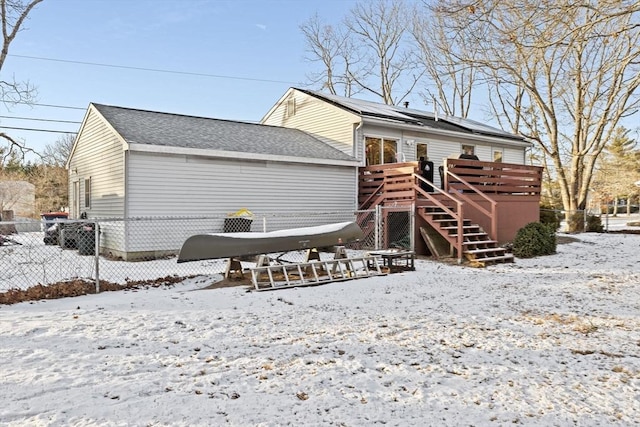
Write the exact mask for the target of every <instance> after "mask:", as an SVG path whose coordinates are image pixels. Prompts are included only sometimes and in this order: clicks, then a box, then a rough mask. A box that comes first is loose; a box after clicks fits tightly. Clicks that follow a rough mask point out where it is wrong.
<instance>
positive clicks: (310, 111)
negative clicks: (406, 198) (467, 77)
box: [261, 88, 531, 185]
mask: <svg viewBox="0 0 640 427" xmlns="http://www.w3.org/2000/svg"><path fill="white" fill-rule="evenodd" d="M261 123H263V124H267V125H273V126H283V127H288V128H295V129H300V130H303V131H305V132H308V133H309V134H311V135H313V136H315V137H316V138H318V139H320V140H322V141H324V142H326V143H327V144H329V145H331V146H333V147H335V148H337V149H339V150H341V151H342V152H344V153H346V154H349V155H351V156H353V157H355V158H357V159H358V161H359V162H360V165H361V166H369V165H374V164H384V163H394V162H398V161H400V162H403V161H406V162H413V161H417V160H418V159H419V158H420V157H421V156H424V157H428V158H429V159H430V160H431V161H433V162H434V164H435V165H436V166H438V165H441V164H442V162H443V159H445V158H447V157H452V156H454V157H457V156H458V155H459V154H461V153H463V152H464V151H465V150H470V151H472V152H473V153H474V154H475V155H476V156H477V157H478V158H479V160H481V161H487V162H497V161H502V162H505V163H515V164H524V163H525V161H526V151H527V150H528V149H529V148H530V147H531V143H530V142H528V141H526V140H525V139H524V138H523V137H521V136H519V135H513V134H510V133H508V132H504V131H502V130H500V129H497V128H494V127H491V126H487V125H485V124H482V123H478V122H476V121H473V120H469V119H462V118H458V117H450V116H442V115H440V116H438V115H437V114H434V113H430V112H426V111H421V110H417V109H412V108H408V106H394V105H386V104H381V103H377V102H370V101H363V100H359V99H354V98H345V97H341V96H336V95H331V94H327V93H323V92H317V91H311V90H305V89H297V88H290V89H289V90H288V91H287V92H286V93H285V94H284V95H283V96H282V97H281V98H280V99H279V100H278V101H277V102H276V103H275V105H274V106H273V107H272V108H271V109H270V110H269V112H267V114H266V115H265V116H264V117H263V118H262V120H261ZM434 178H435V182H436V183H437V184H438V185H439V184H440V178H439V177H438V176H437V175H436V176H435V177H434Z"/></svg>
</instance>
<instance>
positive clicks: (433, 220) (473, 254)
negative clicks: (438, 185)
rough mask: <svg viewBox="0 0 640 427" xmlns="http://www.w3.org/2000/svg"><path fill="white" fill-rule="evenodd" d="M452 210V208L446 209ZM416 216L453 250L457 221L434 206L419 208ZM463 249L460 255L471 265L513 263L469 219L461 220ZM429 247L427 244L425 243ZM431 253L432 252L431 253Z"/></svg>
mask: <svg viewBox="0 0 640 427" xmlns="http://www.w3.org/2000/svg"><path fill="white" fill-rule="evenodd" d="M448 209H450V210H453V209H454V208H453V207H448ZM417 214H418V215H419V216H420V217H421V218H422V219H424V220H425V221H426V222H427V223H428V224H429V225H430V226H431V227H432V228H433V229H434V230H435V231H436V232H438V234H440V235H441V236H442V237H444V239H446V240H447V241H448V242H449V244H450V246H451V248H455V247H456V244H457V238H458V220H457V219H456V218H454V217H452V216H451V215H450V214H449V213H447V212H445V211H444V210H443V209H442V208H441V207H439V206H436V205H432V206H430V205H426V206H420V207H419V208H418V209H417ZM462 221H463V223H462V230H463V243H462V246H463V249H462V255H463V257H464V258H466V259H467V260H468V261H469V263H470V264H471V265H474V266H478V267H484V266H486V265H492V264H500V263H508V262H513V255H511V254H508V253H507V249H505V248H503V247H501V246H499V245H498V242H497V241H495V240H492V239H491V237H489V235H488V234H487V233H486V232H485V231H484V230H483V229H482V227H480V226H479V225H478V224H474V223H472V222H471V221H470V220H469V219H463V220H462ZM427 245H429V242H427ZM432 252H433V251H432Z"/></svg>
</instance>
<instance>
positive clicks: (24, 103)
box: [13, 101, 87, 110]
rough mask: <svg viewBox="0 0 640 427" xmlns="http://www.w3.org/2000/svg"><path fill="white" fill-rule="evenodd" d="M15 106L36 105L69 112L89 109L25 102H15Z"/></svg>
mask: <svg viewBox="0 0 640 427" xmlns="http://www.w3.org/2000/svg"><path fill="white" fill-rule="evenodd" d="M13 104H22V105H35V106H36V107H50V108H66V109H69V110H86V109H87V107H71V106H68V105H53V104H38V103H35V102H24V101H16V102H13Z"/></svg>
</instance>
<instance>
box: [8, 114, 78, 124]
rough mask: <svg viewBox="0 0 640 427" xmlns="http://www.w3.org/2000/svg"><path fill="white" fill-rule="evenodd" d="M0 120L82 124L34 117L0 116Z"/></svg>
mask: <svg viewBox="0 0 640 427" xmlns="http://www.w3.org/2000/svg"><path fill="white" fill-rule="evenodd" d="M0 119H15V120H32V121H35V122H53V123H72V124H76V125H79V124H80V123H82V122H77V121H73V120H53V119H36V118H34V117H17V116H0Z"/></svg>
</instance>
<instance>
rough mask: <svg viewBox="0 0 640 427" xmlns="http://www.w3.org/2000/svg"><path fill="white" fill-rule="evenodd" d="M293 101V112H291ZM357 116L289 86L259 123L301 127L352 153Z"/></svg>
mask: <svg viewBox="0 0 640 427" xmlns="http://www.w3.org/2000/svg"><path fill="white" fill-rule="evenodd" d="M291 105H295V113H294V114H291V115H288V113H290V112H291V108H292V107H291ZM359 122H360V118H359V117H358V116H357V115H355V114H353V113H349V112H348V111H345V110H343V109H341V108H338V107H334V106H333V105H330V104H327V103H326V102H324V101H321V100H319V99H317V98H315V97H313V96H309V95H307V94H305V93H302V92H299V91H296V90H292V91H290V92H289V93H288V95H287V96H285V97H284V98H283V100H282V102H281V103H279V104H277V105H276V106H275V107H274V108H273V109H272V111H271V113H270V114H269V115H267V116H266V117H265V118H264V119H263V121H262V122H261V123H262V124H265V125H271V126H282V127H287V128H294V129H300V130H303V131H305V132H307V133H308V134H310V135H313V136H314V137H316V138H318V139H319V140H321V141H323V142H325V143H327V144H329V145H331V146H332V147H334V148H337V149H338V150H340V151H342V152H344V153H346V154H349V155H354V151H353V132H354V129H355V126H357V124H358V123H359Z"/></svg>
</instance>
